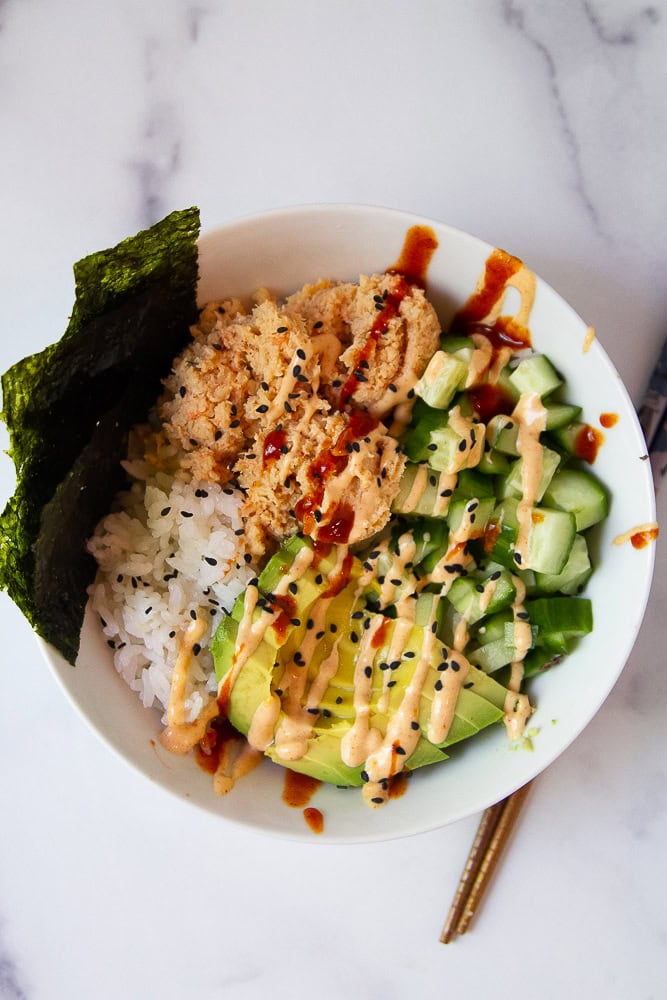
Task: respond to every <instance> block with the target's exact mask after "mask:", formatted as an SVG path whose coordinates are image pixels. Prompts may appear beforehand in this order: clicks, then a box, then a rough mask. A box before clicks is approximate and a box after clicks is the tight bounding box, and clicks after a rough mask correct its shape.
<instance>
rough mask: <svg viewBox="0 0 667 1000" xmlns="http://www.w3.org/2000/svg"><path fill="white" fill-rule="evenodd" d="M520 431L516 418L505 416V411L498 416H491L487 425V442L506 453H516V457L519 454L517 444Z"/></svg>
mask: <svg viewBox="0 0 667 1000" xmlns="http://www.w3.org/2000/svg"><path fill="white" fill-rule="evenodd" d="M518 433H519V425H518V423H517V422H516V420H512V418H511V417H507V416H505V414H504V413H499V414H497V416H495V417H491V419H490V420H489V422H488V424H487V425H486V440H487V443H488V444H489V445H490V446H491V447H492V448H494V449H495V450H496V451H500V452H502V453H503V454H504V455H514V456H515V457H516V456H517V455H518V454H519V449H518V448H517V444H516V439H517V435H518Z"/></svg>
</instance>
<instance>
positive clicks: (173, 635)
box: [169, 631, 176, 639]
mask: <svg viewBox="0 0 667 1000" xmlns="http://www.w3.org/2000/svg"><path fill="white" fill-rule="evenodd" d="M175 636H176V633H175V632H173V631H172V632H170V633H169V638H170V639H173V638H174V637H175Z"/></svg>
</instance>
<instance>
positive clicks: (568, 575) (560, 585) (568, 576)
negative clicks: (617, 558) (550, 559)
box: [535, 535, 593, 594]
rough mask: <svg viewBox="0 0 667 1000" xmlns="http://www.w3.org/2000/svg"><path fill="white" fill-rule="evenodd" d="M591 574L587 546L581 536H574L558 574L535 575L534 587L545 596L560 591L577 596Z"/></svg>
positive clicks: (591, 568)
mask: <svg viewBox="0 0 667 1000" xmlns="http://www.w3.org/2000/svg"><path fill="white" fill-rule="evenodd" d="M592 572H593V567H592V566H591V560H590V556H589V554H588V546H587V544H586V539H585V538H584V536H583V535H575V539H574V542H573V543H572V548H571V549H570V555H569V557H568V560H567V562H566V563H565V565H564V566H563V569H562V570H561V571H560V573H537V574H536V575H535V585H536V587H537V589H538V590H541V591H543V592H544V593H547V594H555V593H556V592H557V591H560V592H561V593H563V594H577V593H579V591H580V590H581V589H582V587H585V585H586V584H587V583H588V580H589V578H590V576H591V573H592Z"/></svg>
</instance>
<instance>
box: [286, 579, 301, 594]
mask: <svg viewBox="0 0 667 1000" xmlns="http://www.w3.org/2000/svg"><path fill="white" fill-rule="evenodd" d="M287 589H288V590H289V592H290V594H296V592H297V591H298V589H299V588H298V587H297V585H296V583H294V581H293V580H292V582H291V583H290V585H289V587H288V588H287Z"/></svg>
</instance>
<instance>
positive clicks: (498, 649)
mask: <svg viewBox="0 0 667 1000" xmlns="http://www.w3.org/2000/svg"><path fill="white" fill-rule="evenodd" d="M466 655H467V657H468V659H469V661H470V662H471V663H474V664H475V666H476V667H479V668H480V669H481V670H484V671H486V673H487V674H492V673H493V672H494V671H495V670H500V668H501V667H506V666H507V664H508V663H512V662H513V661H514V660H515V659H516V657H517V650H516V648H515V646H514V644H513V643H508V642H507V641H506V640H505V638H504V637H503V638H502V639H493V640H492V641H491V642H487V643H485V644H484V645H483V646H478V647H477V648H476V649H472V650H471V651H470V652H469V653H467V654H466Z"/></svg>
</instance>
